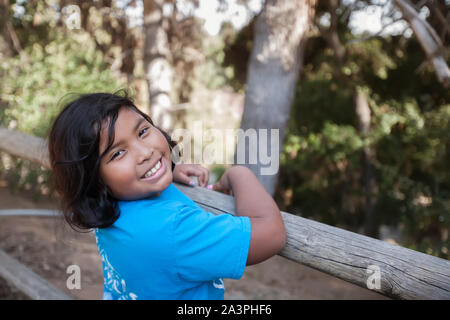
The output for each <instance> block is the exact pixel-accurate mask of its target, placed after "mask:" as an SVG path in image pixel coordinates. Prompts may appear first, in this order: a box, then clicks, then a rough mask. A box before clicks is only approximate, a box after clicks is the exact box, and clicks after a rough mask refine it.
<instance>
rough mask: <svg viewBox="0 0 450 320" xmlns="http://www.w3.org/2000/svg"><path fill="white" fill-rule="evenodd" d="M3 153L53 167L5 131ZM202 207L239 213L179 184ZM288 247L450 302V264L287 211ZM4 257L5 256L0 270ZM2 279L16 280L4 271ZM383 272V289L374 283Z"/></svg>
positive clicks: (43, 152) (40, 146)
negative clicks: (376, 273)
mask: <svg viewBox="0 0 450 320" xmlns="http://www.w3.org/2000/svg"><path fill="white" fill-rule="evenodd" d="M0 150H4V151H6V152H8V153H10V154H12V155H15V156H18V157H21V158H23V159H28V160H30V161H33V162H35V163H38V164H40V165H42V166H44V167H46V168H49V160H48V154H47V148H46V141H45V140H43V139H41V138H37V137H33V136H29V135H26V134H23V133H20V132H16V131H13V130H9V129H5V128H1V127H0ZM177 187H178V188H179V189H180V190H181V191H182V192H183V193H184V194H186V195H187V196H188V197H189V198H191V199H192V200H194V201H195V202H196V203H198V204H199V205H200V206H201V207H202V208H204V209H205V210H207V211H210V212H213V213H215V214H221V213H225V212H227V213H231V214H234V213H235V208H234V199H233V197H231V196H228V195H225V194H222V193H218V192H215V191H211V190H208V189H206V188H198V187H195V188H192V187H188V186H183V185H178V184H177ZM282 217H283V221H284V224H285V227H286V233H287V243H286V246H285V247H284V249H283V250H282V251H281V252H280V253H279V255H280V256H282V257H285V258H287V259H290V260H292V261H295V262H297V263H300V264H303V265H306V266H309V267H311V268H314V269H317V270H319V271H322V272H324V273H327V274H329V275H332V276H334V277H337V278H340V279H343V280H345V281H348V282H351V283H354V284H356V285H359V286H361V287H363V288H366V289H367V288H369V287H368V284H375V288H373V287H372V286H371V290H373V291H376V292H378V293H380V294H382V295H385V296H388V297H391V298H395V299H450V261H448V260H444V259H440V258H437V257H434V256H431V255H427V254H424V253H420V252H417V251H414V250H410V249H407V248H404V247H401V246H397V245H393V244H390V243H387V242H383V241H380V240H377V239H373V238H369V237H366V236H363V235H360V234H357V233H353V232H349V231H346V230H343V229H339V228H336V227H332V226H329V225H326V224H323V223H319V222H316V221H313V220H309V219H305V218H302V217H299V216H296V215H293V214H290V213H287V212H282ZM3 263H4V256H2V255H0V266H1V265H2V264H3ZM2 270H3V269H2V268H1V267H0V276H2V277H6V279H7V280H8V277H10V276H11V275H9V274H7V273H6V275H5V273H4V272H3V271H2ZM373 272H379V276H380V277H379V279H380V282H379V284H380V286H379V288H377V287H378V286H376V284H377V283H376V282H372V280H373V276H375V274H374V273H373Z"/></svg>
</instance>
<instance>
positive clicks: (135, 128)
mask: <svg viewBox="0 0 450 320" xmlns="http://www.w3.org/2000/svg"><path fill="white" fill-rule="evenodd" d="M144 121H147V120H145V118H142V117H141V118H140V119H139V121H138V122H137V123H136V125H135V126H134V129H133V132H134V131H136V130H137V129H138V128H139V126H140V125H141V124H142V122H144ZM121 144H123V141H118V142H116V143H114V144H113V145H112V146H111V148H110V149H109V152H111V151H112V150H113V149H114V148H115V147H117V146H120V145H121Z"/></svg>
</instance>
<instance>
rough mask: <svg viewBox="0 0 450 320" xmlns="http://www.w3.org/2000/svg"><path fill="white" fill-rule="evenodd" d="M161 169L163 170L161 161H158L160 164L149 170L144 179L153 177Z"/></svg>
mask: <svg viewBox="0 0 450 320" xmlns="http://www.w3.org/2000/svg"><path fill="white" fill-rule="evenodd" d="M159 168H161V161H158V163H157V164H156V165H155V166H154V167H153V168H151V169H150V170H148V171H147V173H146V174H145V175H144V178H148V177H150V176H152V175H153V174H154V173H155V172H156V171H158V169H159Z"/></svg>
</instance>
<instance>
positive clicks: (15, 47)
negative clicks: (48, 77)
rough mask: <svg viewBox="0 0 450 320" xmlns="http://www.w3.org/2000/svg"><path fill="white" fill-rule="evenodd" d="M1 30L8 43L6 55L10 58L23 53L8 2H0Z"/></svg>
mask: <svg viewBox="0 0 450 320" xmlns="http://www.w3.org/2000/svg"><path fill="white" fill-rule="evenodd" d="M0 30H1V35H2V36H3V38H4V40H5V43H6V47H5V48H4V49H5V50H6V54H7V55H9V56H13V55H14V54H19V53H20V51H22V46H21V44H20V41H19V38H18V37H17V34H16V31H15V30H14V27H13V24H12V23H11V20H10V17H9V1H8V0H0Z"/></svg>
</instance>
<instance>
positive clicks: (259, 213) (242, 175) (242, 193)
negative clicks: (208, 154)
mask: <svg viewBox="0 0 450 320" xmlns="http://www.w3.org/2000/svg"><path fill="white" fill-rule="evenodd" d="M213 189H214V190H229V189H231V191H232V192H233V194H234V197H235V207H236V214H237V215H238V216H247V217H249V218H250V222H251V238H250V248H249V253H248V258H247V265H252V264H256V263H259V262H262V261H264V260H266V259H268V258H270V257H272V256H273V255H275V254H276V253H278V252H279V251H280V250H281V249H282V248H283V247H284V245H285V244H286V230H285V228H284V223H283V220H282V219H281V213H280V210H279V209H278V207H277V205H276V203H275V201H274V200H273V198H272V197H271V196H270V194H269V193H268V192H267V191H266V189H264V187H263V186H262V184H261V183H260V182H259V180H258V179H257V178H256V176H255V175H254V174H253V172H251V171H250V169H248V168H246V167H244V166H234V167H232V168H230V169H228V170H227V171H226V172H225V173H224V174H223V176H222V178H221V179H220V181H219V182H218V183H216V184H215V185H214V186H213Z"/></svg>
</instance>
